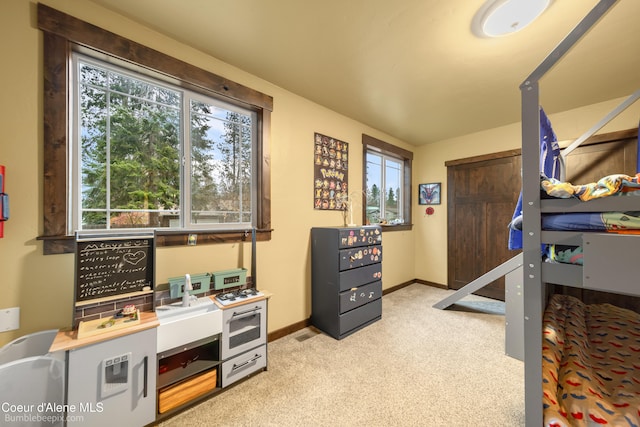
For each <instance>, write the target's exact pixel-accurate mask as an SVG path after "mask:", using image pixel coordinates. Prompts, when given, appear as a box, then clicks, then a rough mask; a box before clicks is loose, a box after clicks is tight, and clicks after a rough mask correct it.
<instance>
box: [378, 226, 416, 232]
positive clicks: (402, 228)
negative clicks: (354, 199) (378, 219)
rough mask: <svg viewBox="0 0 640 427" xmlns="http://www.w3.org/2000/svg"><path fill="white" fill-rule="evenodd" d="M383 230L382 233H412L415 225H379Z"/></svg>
mask: <svg viewBox="0 0 640 427" xmlns="http://www.w3.org/2000/svg"><path fill="white" fill-rule="evenodd" d="M377 225H379V226H380V227H381V228H382V232H383V233H384V232H387V231H411V230H412V229H413V224H397V225H390V224H377Z"/></svg>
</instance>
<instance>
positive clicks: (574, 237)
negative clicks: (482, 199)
mask: <svg viewBox="0 0 640 427" xmlns="http://www.w3.org/2000/svg"><path fill="white" fill-rule="evenodd" d="M618 1H619V0H600V1H599V2H598V4H597V5H596V6H595V7H594V8H593V9H592V10H591V11H590V12H589V13H588V14H587V16H585V18H584V19H583V20H582V21H581V22H580V23H579V24H578V25H577V26H576V27H575V28H574V29H573V30H572V31H571V32H570V33H569V34H568V35H567V37H565V39H564V40H563V41H562V42H561V43H560V44H559V45H558V46H557V47H556V48H555V49H554V50H553V51H552V52H551V53H550V54H549V55H548V56H547V58H546V59H545V60H544V61H543V62H542V63H541V64H540V65H539V66H538V67H537V68H536V69H535V70H534V71H533V72H532V73H531V74H530V75H529V77H527V79H526V80H525V81H524V82H523V83H522V84H521V85H520V91H521V95H522V165H523V166H522V167H523V170H522V181H523V219H524V221H523V298H524V301H523V302H524V362H525V414H526V425H527V426H535V427H539V426H541V425H543V408H542V364H541V354H542V315H543V311H544V308H545V296H546V292H545V288H546V283H557V284H562V285H568V286H574V287H580V288H587V289H595V290H604V291H607V292H615V293H623V294H629V295H639V294H640V288H638V285H637V279H636V278H635V277H634V272H633V271H630V270H633V268H634V267H633V266H634V264H633V263H632V264H625V263H628V262H629V260H621V261H620V262H619V263H616V265H615V266H613V265H603V263H602V262H598V261H599V257H603V256H604V255H605V254H606V253H607V250H608V251H609V252H610V250H611V247H616V248H619V251H617V252H616V254H618V253H622V254H623V253H624V252H625V251H627V250H631V249H633V248H636V249H637V247H640V240H638V236H625V235H621V236H616V235H604V234H599V233H596V234H593V233H589V234H587V233H580V232H551V231H543V230H541V226H540V220H541V214H542V213H547V212H602V211H607V210H608V211H617V210H630V208H632V207H633V210H637V201H635V200H629V199H635V198H629V197H613V198H612V197H610V198H603V199H599V200H593V201H590V202H581V201H578V200H573V199H568V200H541V199H540V170H539V164H540V142H539V141H540V121H539V108H540V106H539V81H540V79H541V78H542V77H543V76H544V75H545V74H546V73H547V72H548V71H549V70H550V69H551V68H552V67H553V66H554V65H555V64H556V63H558V62H559V61H560V60H561V59H562V57H563V56H564V55H565V54H566V53H567V52H568V51H569V50H570V49H571V48H572V47H573V46H574V45H575V44H576V43H577V42H578V41H579V40H580V39H581V38H582V36H584V35H585V34H586V33H587V32H588V31H589V30H590V29H591V28H592V27H593V26H594V25H595V24H596V23H597V22H598V21H599V20H600V18H602V17H603V16H604V15H605V14H606V13H607V12H608V11H609V10H610V9H611V8H612V7H613V6H614V5H615V4H616V3H617V2H618ZM639 97H640V91H638V92H635V93H634V94H633V95H631V96H630V97H629V98H628V99H627V100H625V101H624V102H623V103H622V104H620V105H619V106H618V107H617V108H616V109H614V110H613V111H612V112H611V113H609V114H608V115H607V116H606V117H605V118H603V119H602V120H601V121H600V122H598V123H597V124H596V125H595V126H593V127H592V128H591V129H589V131H588V132H587V133H586V134H585V135H583V136H581V137H580V138H578V139H577V140H576V141H575V142H574V143H573V144H571V145H570V146H569V147H567V148H566V149H565V150H564V153H563V157H564V156H566V154H568V153H569V152H570V151H572V150H573V149H574V148H576V147H577V146H578V145H579V144H580V143H582V142H583V141H584V140H586V139H587V138H588V137H589V136H591V135H593V134H594V133H595V132H597V131H598V130H599V129H600V128H602V127H603V126H604V125H605V124H606V123H608V122H609V121H610V120H612V119H613V118H614V117H615V116H617V115H618V114H619V113H620V112H622V111H623V110H624V109H626V108H627V107H628V106H630V105H631V104H633V103H634V102H635V101H636V100H637V99H638V98H639ZM634 205H635V206H634ZM542 243H564V244H572V243H573V244H579V245H584V244H587V243H588V244H587V245H585V246H584V248H585V251H587V249H586V248H587V247H588V248H589V250H588V253H587V252H585V258H584V267H579V266H573V265H566V266H559V265H554V264H546V263H543V262H542V259H541V256H540V245H541V244H542ZM608 258H609V260H610V258H611V257H608ZM601 259H602V258H601ZM630 266H631V267H630ZM595 276H597V277H599V278H608V280H604V281H602V280H601V281H597V280H593V279H594V278H596V277H595Z"/></svg>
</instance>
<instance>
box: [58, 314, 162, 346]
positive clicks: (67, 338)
mask: <svg viewBox="0 0 640 427" xmlns="http://www.w3.org/2000/svg"><path fill="white" fill-rule="evenodd" d="M158 325H159V322H158V318H157V316H156V314H155V313H154V312H152V311H144V312H140V322H139V323H136V324H133V325H131V326H128V327H126V328H121V329H116V330H113V331H109V332H104V333H101V334H99V335H92V336H88V337H86V338H78V330H77V329H73V330H71V329H69V330H61V331H60V332H58V335H56V338H55V339H54V340H53V343H52V344H51V347H50V348H49V351H50V352H51V353H53V352H56V351H66V350H73V349H75V348H80V347H84V346H87V345H90V344H95V343H99V342H102V341H106V340H110V339H113V338H117V337H121V336H125V335H129V334H133V333H135V332H140V331H144V330H146V329H151V328H156V327H158Z"/></svg>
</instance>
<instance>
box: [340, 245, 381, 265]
mask: <svg viewBox="0 0 640 427" xmlns="http://www.w3.org/2000/svg"><path fill="white" fill-rule="evenodd" d="M377 262H382V245H374V246H366V247H363V248H353V249H342V250H341V251H340V271H344V270H348V269H350V268H356V267H362V266H365V265H370V264H375V263H377Z"/></svg>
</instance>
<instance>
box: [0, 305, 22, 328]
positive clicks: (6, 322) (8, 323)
mask: <svg viewBox="0 0 640 427" xmlns="http://www.w3.org/2000/svg"><path fill="white" fill-rule="evenodd" d="M15 329H20V307H12V308H1V309H0V332H7V331H13V330H15Z"/></svg>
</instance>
